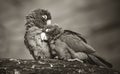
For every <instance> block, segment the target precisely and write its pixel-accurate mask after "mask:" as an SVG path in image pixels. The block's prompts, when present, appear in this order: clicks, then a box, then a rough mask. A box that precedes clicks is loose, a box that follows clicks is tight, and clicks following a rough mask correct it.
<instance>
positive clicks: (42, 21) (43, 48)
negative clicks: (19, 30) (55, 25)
mask: <svg viewBox="0 0 120 74" xmlns="http://www.w3.org/2000/svg"><path fill="white" fill-rule="evenodd" d="M51 19H52V18H51V14H50V12H48V11H47V10H45V9H36V10H34V11H32V12H31V13H30V14H28V15H27V16H26V21H27V22H26V24H25V27H26V32H25V35H24V43H25V46H26V47H27V48H28V50H29V52H30V54H31V55H32V56H33V58H34V59H35V60H40V59H49V58H52V56H51V51H50V47H49V45H48V42H46V41H45V40H44V41H43V40H42V39H43V38H44V39H47V37H46V36H45V33H43V32H42V31H43V29H44V26H46V25H49V24H51Z"/></svg>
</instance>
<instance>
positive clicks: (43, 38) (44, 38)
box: [40, 32, 48, 41]
mask: <svg viewBox="0 0 120 74" xmlns="http://www.w3.org/2000/svg"><path fill="white" fill-rule="evenodd" d="M40 37H41V40H42V41H44V40H48V38H47V35H46V33H45V32H42V33H41V34H40Z"/></svg>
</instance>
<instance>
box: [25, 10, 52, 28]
mask: <svg viewBox="0 0 120 74" xmlns="http://www.w3.org/2000/svg"><path fill="white" fill-rule="evenodd" d="M51 19H52V18H51V14H50V12H48V11H47V10H45V9H36V10H34V11H32V12H31V13H30V14H28V15H27V16H26V20H27V23H26V26H28V27H31V26H37V27H39V28H43V27H44V26H45V25H50V24H51Z"/></svg>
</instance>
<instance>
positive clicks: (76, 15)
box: [0, 0, 120, 70]
mask: <svg viewBox="0 0 120 74" xmlns="http://www.w3.org/2000/svg"><path fill="white" fill-rule="evenodd" d="M37 8H45V9H48V10H49V11H50V12H51V14H52V17H53V23H58V24H59V25H60V26H61V27H62V28H64V29H69V30H72V31H75V32H78V33H81V34H82V35H83V36H84V37H85V38H86V39H87V40H88V43H89V44H90V45H92V46H93V47H94V48H95V49H96V50H97V53H98V54H99V55H100V56H102V57H103V58H105V59H106V60H107V61H109V62H110V63H112V64H113V66H114V68H115V69H117V70H120V0H0V58H18V59H19V58H22V59H32V56H31V55H30V54H29V51H28V50H27V49H26V47H25V45H24V41H23V40H24V33H25V26H24V24H25V22H26V21H25V16H26V15H27V14H28V13H30V12H31V11H33V10H34V9H37Z"/></svg>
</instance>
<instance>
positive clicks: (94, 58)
mask: <svg viewBox="0 0 120 74" xmlns="http://www.w3.org/2000/svg"><path fill="white" fill-rule="evenodd" d="M88 57H89V58H90V60H91V61H92V62H94V64H96V65H99V66H104V67H109V68H112V64H110V63H109V62H107V61H106V60H104V59H103V58H101V57H99V56H97V55H95V54H89V55H88Z"/></svg>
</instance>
